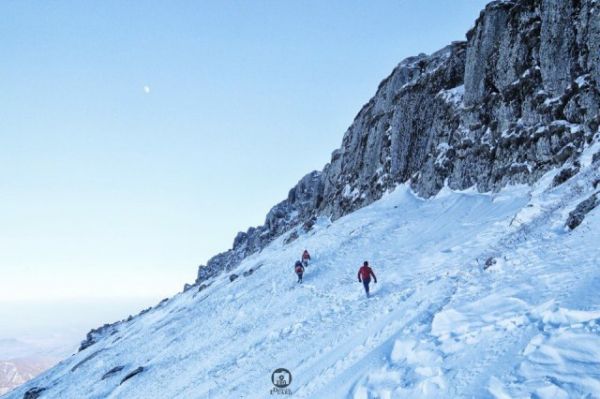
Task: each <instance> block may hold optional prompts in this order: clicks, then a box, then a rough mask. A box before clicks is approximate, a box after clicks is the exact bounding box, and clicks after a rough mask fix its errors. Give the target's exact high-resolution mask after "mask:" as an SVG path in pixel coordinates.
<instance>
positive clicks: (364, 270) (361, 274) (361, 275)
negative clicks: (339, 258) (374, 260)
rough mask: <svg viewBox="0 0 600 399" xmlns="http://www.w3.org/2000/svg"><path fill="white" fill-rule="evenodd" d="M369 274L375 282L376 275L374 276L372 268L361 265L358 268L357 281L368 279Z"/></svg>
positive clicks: (369, 277)
mask: <svg viewBox="0 0 600 399" xmlns="http://www.w3.org/2000/svg"><path fill="white" fill-rule="evenodd" d="M371 276H373V280H375V282H377V277H375V273H373V269H371V268H370V267H369V266H362V267H361V268H360V269H359V270H358V281H362V280H370V279H371Z"/></svg>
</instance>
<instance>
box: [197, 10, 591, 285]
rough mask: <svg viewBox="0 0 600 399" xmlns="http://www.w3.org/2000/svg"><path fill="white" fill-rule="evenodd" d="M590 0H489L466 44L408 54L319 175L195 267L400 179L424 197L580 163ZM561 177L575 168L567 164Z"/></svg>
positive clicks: (358, 201)
mask: <svg viewBox="0 0 600 399" xmlns="http://www.w3.org/2000/svg"><path fill="white" fill-rule="evenodd" d="M598 21H600V7H599V6H598V4H597V3H596V2H594V0H578V1H571V0H514V1H507V0H503V1H493V2H491V3H490V4H488V5H487V6H486V7H485V9H484V10H483V11H482V12H481V14H480V16H479V18H478V19H477V21H476V22H475V26H474V27H473V29H471V30H470V31H469V32H468V33H467V40H466V41H462V42H454V43H452V44H450V45H449V46H447V47H446V48H444V49H442V50H440V51H437V52H435V53H433V54H431V55H424V54H420V55H418V56H415V57H409V58H407V59H405V60H404V61H402V62H401V63H400V64H399V65H398V66H397V67H396V68H395V69H394V70H393V71H392V73H391V74H390V75H389V76H388V77H387V78H385V79H384V80H383V81H382V82H381V84H380V85H379V87H378V89H377V92H376V94H375V96H374V97H373V98H371V99H370V100H369V102H367V104H365V105H364V106H363V107H362V109H361V110H360V111H359V112H358V114H357V116H356V118H355V119H354V121H353V122H352V124H351V125H350V127H349V128H348V130H347V131H346V133H345V134H344V137H343V139H342V145H341V147H340V148H339V149H337V150H335V151H333V153H332V155H331V160H330V162H329V163H328V164H327V165H325V167H324V168H323V171H322V172H312V173H310V174H308V175H307V176H305V177H304V178H303V179H302V180H300V182H299V183H298V184H297V185H296V186H295V187H294V188H293V189H292V190H291V191H290V192H289V194H288V198H287V199H286V200H284V201H282V202H281V203H279V204H277V205H276V206H275V207H273V209H272V210H271V211H270V212H269V214H268V215H267V217H266V220H265V224H264V225H263V226H260V227H253V228H250V229H249V230H248V231H246V232H244V233H239V234H238V236H237V237H236V239H235V241H234V244H233V248H232V249H230V250H229V251H227V252H224V253H222V254H219V255H217V256H215V257H213V258H212V259H211V260H209V261H208V263H207V265H206V266H201V267H200V268H199V270H198V279H197V282H200V281H203V280H206V279H208V278H210V277H212V276H214V275H216V274H217V273H220V272H221V271H223V270H225V271H228V270H231V269H233V268H234V267H235V266H237V265H238V264H239V263H240V262H241V260H242V259H244V258H245V257H246V256H248V255H250V254H253V253H255V252H258V251H260V250H261V249H262V248H264V247H265V246H266V245H267V244H269V243H270V242H271V241H273V240H274V239H275V238H277V237H278V236H280V235H281V234H283V233H285V232H288V231H290V230H292V229H293V228H295V227H297V226H301V225H302V224H303V223H306V222H307V221H309V220H313V219H314V218H315V217H317V216H325V217H330V218H332V219H334V220H335V219H337V218H339V217H341V216H344V215H346V214H348V213H350V212H352V211H354V210H356V209H358V208H361V207H363V206H366V205H368V204H370V203H372V202H374V201H376V200H377V199H379V198H381V196H382V195H383V194H384V193H385V192H386V191H388V190H391V189H393V188H394V187H395V186H396V185H397V184H399V183H409V184H410V186H411V187H412V189H413V190H414V191H415V192H416V193H418V194H419V195H421V196H423V197H430V196H432V195H435V194H436V193H438V192H439V190H440V189H441V188H442V187H443V185H444V184H447V185H448V186H449V187H450V188H451V189H466V188H469V187H473V186H474V187H476V188H477V189H478V190H479V191H481V192H485V191H497V190H499V189H501V188H502V187H504V186H506V185H507V184H519V183H525V184H531V183H533V182H535V181H536V180H537V179H539V178H540V177H541V176H542V175H543V174H544V173H546V172H547V171H549V170H550V169H552V168H556V167H561V166H562V165H564V164H567V163H573V162H574V161H575V160H576V159H577V157H578V156H579V155H580V153H581V151H582V149H583V148H584V146H585V145H586V144H589V143H590V142H591V140H592V136H593V135H594V133H596V130H597V129H598V125H599V123H600V116H599V103H600V101H599V99H600V23H599V22H598ZM564 173H565V175H563V176H561V178H563V177H566V176H567V174H568V173H569V172H564Z"/></svg>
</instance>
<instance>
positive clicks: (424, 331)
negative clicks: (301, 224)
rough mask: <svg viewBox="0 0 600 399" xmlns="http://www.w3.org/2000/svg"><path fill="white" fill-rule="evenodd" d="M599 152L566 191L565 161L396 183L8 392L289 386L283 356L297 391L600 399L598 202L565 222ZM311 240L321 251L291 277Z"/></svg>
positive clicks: (203, 394)
mask: <svg viewBox="0 0 600 399" xmlns="http://www.w3.org/2000/svg"><path fill="white" fill-rule="evenodd" d="M598 150H600V146H599V145H597V144H595V145H592V146H590V147H589V148H588V149H587V150H586V152H584V154H583V156H582V157H581V164H582V166H581V169H580V171H579V173H577V174H576V175H575V176H573V177H572V178H570V179H569V180H567V181H566V182H564V183H562V184H560V185H558V186H555V184H554V182H555V179H554V177H555V176H556V175H557V174H559V173H560V170H558V169H556V170H553V171H551V172H549V173H547V174H546V175H545V176H544V177H543V178H542V179H540V180H539V181H538V182H537V183H536V184H535V185H534V186H510V187H507V188H505V189H503V190H501V191H500V192H498V193H495V194H480V193H477V192H475V191H460V192H459V191H452V190H450V189H448V188H445V189H443V190H442V191H441V192H440V193H439V194H438V195H437V196H435V197H433V198H430V199H427V200H424V199H421V198H419V197H418V196H416V195H415V194H414V193H413V192H412V191H411V190H410V188H409V187H408V186H406V185H400V186H398V187H397V188H396V189H395V190H394V191H392V192H390V193H388V194H386V195H385V196H384V197H383V198H382V199H381V200H379V201H377V202H375V203H373V204H372V205H370V206H367V207H365V208H363V209H360V210H358V211H356V212H354V213H352V214H349V215H347V216H345V217H342V218H341V219H338V220H337V221H335V222H334V223H331V222H329V221H328V220H327V219H325V218H321V219H319V220H318V221H317V223H316V224H315V226H314V227H313V229H312V230H310V231H308V232H304V233H302V232H301V233H300V236H299V238H298V239H296V240H294V241H292V242H290V243H288V244H286V243H285V242H286V238H287V236H282V237H280V238H279V239H277V240H275V241H274V242H273V243H271V244H270V245H269V246H268V247H266V248H265V249H264V250H263V251H262V252H260V253H258V254H255V255H252V256H250V257H248V258H247V259H245V260H244V261H243V262H242V263H241V264H240V265H239V266H238V267H237V268H236V269H234V270H232V271H231V272H229V273H227V274H222V275H220V276H217V277H215V278H213V279H211V280H209V281H207V284H206V287H202V289H201V290H198V289H197V287H196V288H194V289H190V290H187V291H185V292H183V293H180V294H178V295H176V296H175V297H174V298H172V299H170V300H168V301H165V302H163V303H161V304H160V305H159V306H157V307H155V308H153V309H151V310H150V311H148V312H146V313H144V314H142V315H141V316H138V317H135V318H133V319H132V320H130V321H125V322H123V323H120V324H119V325H117V326H116V327H115V329H114V331H113V333H112V334H110V335H107V336H105V337H103V338H101V339H99V341H98V342H97V343H95V344H93V345H91V346H89V347H88V348H86V349H84V350H82V351H81V352H79V353H77V354H75V355H73V356H72V357H70V358H69V359H66V360H64V361H63V362H61V363H60V364H59V365H58V366H57V367H55V368H53V369H51V370H50V371H48V372H46V373H45V374H43V375H42V376H41V377H39V378H37V379H35V380H33V381H31V382H29V383H27V384H25V385H24V386H22V387H20V388H18V389H16V390H14V391H13V392H11V393H9V394H7V395H6V396H5V397H4V398H5V399H13V398H14V399H16V398H18V399H21V398H23V397H26V398H27V397H37V396H36V395H39V397H41V398H267V397H283V396H281V395H280V393H278V392H274V391H273V388H274V386H273V384H272V382H271V374H272V372H273V370H275V369H277V368H286V369H287V370H289V371H290V372H291V374H292V382H291V384H290V385H289V386H288V387H287V389H289V391H288V392H291V394H292V397H296V398H323V399H326V398H354V399H366V398H461V397H465V398H471V397H495V398H513V397H526V398H529V397H535V398H571V397H588V398H595V397H600V268H599V267H598V264H599V261H600V248H599V247H598V242H600V212H598V209H597V208H596V209H593V210H592V211H590V212H589V213H588V214H587V215H586V217H585V219H584V220H583V222H582V223H581V225H579V226H578V227H577V228H576V229H575V230H569V229H568V228H567V227H565V221H566V220H567V218H568V215H569V213H570V212H571V211H573V209H575V208H576V206H577V204H579V203H581V202H582V201H583V200H585V199H586V198H588V197H589V196H590V195H591V194H592V193H593V192H594V190H596V188H594V185H595V184H596V186H597V184H598V180H599V179H600V171H599V164H600V160H596V162H595V163H592V159H593V158H592V155H593V154H592V152H594V151H596V152H597V151H598ZM594 158H597V157H594ZM594 183H595V184H594ZM304 248H308V249H309V250H310V251H311V252H312V254H313V258H314V259H313V262H312V263H311V264H310V265H309V266H308V268H307V271H306V274H305V278H304V280H305V283H304V284H302V285H300V284H296V283H295V276H294V273H293V264H294V261H295V260H296V259H297V258H298V257H299V255H300V254H301V252H302V250H303V249H304ZM365 259H368V260H370V261H371V264H372V266H373V268H374V270H375V272H376V273H377V275H378V280H379V282H378V284H377V285H375V286H374V289H373V297H372V298H370V299H367V298H366V297H365V295H364V292H363V291H362V286H361V285H360V284H359V283H358V282H357V280H356V272H357V269H358V267H359V265H360V263H361V262H362V261H363V260H365ZM250 269H252V272H249V271H250ZM234 274H235V275H237V276H239V277H237V278H232V275H234ZM27 392H30V393H33V395H31V396H27ZM281 392H283V391H281Z"/></svg>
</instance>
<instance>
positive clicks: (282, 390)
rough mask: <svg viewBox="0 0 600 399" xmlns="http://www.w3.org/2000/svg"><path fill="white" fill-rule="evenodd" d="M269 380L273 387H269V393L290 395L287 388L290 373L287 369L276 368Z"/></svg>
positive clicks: (290, 379) (290, 380) (290, 381)
mask: <svg viewBox="0 0 600 399" xmlns="http://www.w3.org/2000/svg"><path fill="white" fill-rule="evenodd" d="M271 382H272V383H273V385H274V386H275V388H273V389H271V395H291V394H292V391H291V390H290V389H289V388H288V386H290V384H291V383H292V373H290V371H289V370H288V369H284V368H278V369H276V370H275V371H273V373H272V374H271Z"/></svg>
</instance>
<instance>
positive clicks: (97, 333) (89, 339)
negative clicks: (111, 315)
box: [79, 321, 121, 352]
mask: <svg viewBox="0 0 600 399" xmlns="http://www.w3.org/2000/svg"><path fill="white" fill-rule="evenodd" d="M119 323H121V322H120V321H118V322H116V323H112V324H104V325H103V326H101V327H98V328H92V329H91V330H90V331H89V332H88V333H87V335H86V337H85V340H83V341H82V342H81V345H79V351H80V352H81V351H82V350H84V349H86V348H88V347H90V346H92V345H94V344H95V343H96V342H98V341H99V340H100V339H101V338H103V337H106V336H109V335H111V334H113V333H114V332H115V328H116V327H117V325H118V324H119Z"/></svg>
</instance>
